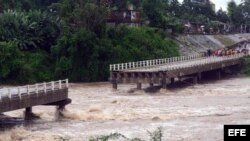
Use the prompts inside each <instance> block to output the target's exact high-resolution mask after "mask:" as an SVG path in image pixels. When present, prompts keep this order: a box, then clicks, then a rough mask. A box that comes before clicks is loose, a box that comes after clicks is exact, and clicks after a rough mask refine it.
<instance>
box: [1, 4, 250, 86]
mask: <svg viewBox="0 0 250 141" xmlns="http://www.w3.org/2000/svg"><path fill="white" fill-rule="evenodd" d="M0 3H1V6H0V12H1V15H0V82H17V83H27V82H35V81H46V80H50V79H60V78H65V77H68V78H70V79H71V80H72V81H99V80H107V78H108V66H109V64H111V63H118V62H126V61H135V60H142V59H151V58H161V57H170V56H176V55H178V51H177V45H176V44H175V42H174V41H173V40H172V39H171V38H170V35H168V33H166V30H167V29H169V28H171V29H173V31H174V32H181V31H182V30H183V26H182V21H184V20H192V21H203V22H204V23H209V21H212V20H219V21H223V22H231V23H232V24H235V25H236V24H238V23H239V22H241V23H249V17H250V16H249V13H250V11H249V9H250V8H249V0H245V1H243V2H242V4H241V5H236V4H235V3H234V2H231V3H230V4H229V12H228V13H226V12H224V11H222V10H220V11H218V12H217V13H215V12H214V11H213V10H212V9H211V7H210V6H209V5H208V6H207V7H204V6H203V7H200V6H198V5H194V4H192V3H190V0H184V2H183V4H180V3H179V2H178V1H177V0H172V2H171V3H170V2H169V1H168V0H157V1H152V0H142V1H140V0H113V1H112V0H0ZM128 4H133V5H134V6H135V9H136V10H138V11H140V12H141V15H142V25H143V26H141V27H128V26H126V25H121V24H120V25H117V26H108V25H107V20H106V19H107V17H108V15H109V13H110V12H111V11H112V10H124V9H127V5H128ZM239 9H241V12H239ZM239 15H243V16H239ZM238 18H241V19H238Z"/></svg>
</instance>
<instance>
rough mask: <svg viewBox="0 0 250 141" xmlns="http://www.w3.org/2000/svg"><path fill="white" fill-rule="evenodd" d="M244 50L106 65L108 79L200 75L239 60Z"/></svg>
mask: <svg viewBox="0 0 250 141" xmlns="http://www.w3.org/2000/svg"><path fill="white" fill-rule="evenodd" d="M245 55H247V54H243V53H240V54H234V55H228V56H220V57H219V56H211V57H205V56H204V55H202V54H198V55H193V56H180V57H174V58H164V59H156V60H147V61H139V62H130V63H124V64H114V65H111V66H110V81H111V83H113V88H115V89H116V88H117V84H118V83H139V84H140V83H166V81H168V80H171V79H174V78H180V77H189V76H192V77H193V76H195V77H196V76H200V75H201V73H202V72H207V71H213V70H223V69H226V68H228V67H231V66H235V65H239V64H241V63H242V58H243V57H244V56H245Z"/></svg>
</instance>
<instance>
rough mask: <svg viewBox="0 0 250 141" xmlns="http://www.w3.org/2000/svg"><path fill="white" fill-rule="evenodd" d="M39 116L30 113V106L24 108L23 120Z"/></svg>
mask: <svg viewBox="0 0 250 141" xmlns="http://www.w3.org/2000/svg"><path fill="white" fill-rule="evenodd" d="M38 118H39V117H38V116H37V115H35V114H34V113H32V107H27V108H25V111H24V119H25V120H32V119H38Z"/></svg>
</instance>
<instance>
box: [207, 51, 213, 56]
mask: <svg viewBox="0 0 250 141" xmlns="http://www.w3.org/2000/svg"><path fill="white" fill-rule="evenodd" d="M211 54H212V52H211V49H208V50H207V55H208V57H210V56H211Z"/></svg>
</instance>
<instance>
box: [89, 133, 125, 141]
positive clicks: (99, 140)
mask: <svg viewBox="0 0 250 141" xmlns="http://www.w3.org/2000/svg"><path fill="white" fill-rule="evenodd" d="M119 138H124V139H127V138H126V137H125V136H124V135H122V134H119V133H112V134H110V135H107V136H105V135H104V136H100V137H97V138H92V139H90V140H89V141H109V140H115V139H119Z"/></svg>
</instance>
